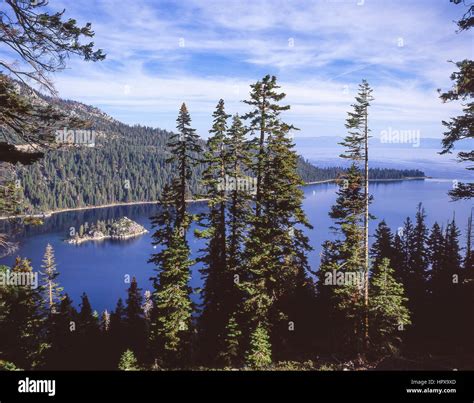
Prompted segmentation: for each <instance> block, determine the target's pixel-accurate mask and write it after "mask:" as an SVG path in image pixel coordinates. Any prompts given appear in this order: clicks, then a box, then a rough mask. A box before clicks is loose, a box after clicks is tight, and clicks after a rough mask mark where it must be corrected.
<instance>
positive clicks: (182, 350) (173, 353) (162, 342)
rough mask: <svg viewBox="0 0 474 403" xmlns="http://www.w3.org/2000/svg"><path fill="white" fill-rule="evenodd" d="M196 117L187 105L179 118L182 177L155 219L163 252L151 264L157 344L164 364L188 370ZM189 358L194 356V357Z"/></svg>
mask: <svg viewBox="0 0 474 403" xmlns="http://www.w3.org/2000/svg"><path fill="white" fill-rule="evenodd" d="M190 123H191V118H190V116H189V113H188V111H187V108H186V105H185V104H184V103H183V105H182V106H181V109H180V113H179V116H178V119H177V129H178V133H179V134H176V135H172V136H171V138H170V139H171V143H169V145H168V146H169V148H170V152H171V154H172V156H171V157H170V158H169V159H168V160H167V162H169V163H176V164H177V172H178V175H177V176H176V177H175V179H174V180H173V182H172V183H171V185H170V186H166V187H165V190H164V192H163V193H164V194H163V200H162V209H161V212H160V214H158V215H157V216H155V217H153V218H152V224H153V226H154V227H157V230H156V231H155V233H154V234H153V244H154V245H161V246H163V249H162V250H161V251H160V252H159V253H157V254H154V255H153V256H152V257H151V259H150V262H152V263H154V264H155V265H156V266H157V269H156V271H157V275H156V276H155V277H153V278H152V280H153V284H154V288H155V292H154V294H153V296H154V309H153V314H152V320H151V335H150V338H151V342H152V344H153V345H154V350H155V353H156V354H158V358H159V360H160V361H162V362H163V363H165V364H166V365H183V363H184V362H185V357H188V355H189V340H190V336H191V331H192V330H191V325H192V318H191V314H192V311H193V303H192V301H191V297H190V295H191V292H192V289H191V287H190V286H189V279H190V277H191V273H190V266H191V265H192V264H193V261H192V260H190V259H189V255H190V250H189V246H188V243H187V240H186V231H187V229H188V227H189V225H190V222H191V217H190V215H189V214H188V213H187V212H186V189H187V182H188V181H189V180H190V179H191V176H192V170H191V167H192V166H193V164H194V163H195V157H194V156H193V154H192V153H197V152H200V151H201V149H200V146H199V144H198V136H197V135H196V134H194V131H195V130H194V129H192V128H191V127H190ZM188 358H189V357H188Z"/></svg>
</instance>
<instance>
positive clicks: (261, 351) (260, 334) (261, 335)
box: [246, 324, 272, 369]
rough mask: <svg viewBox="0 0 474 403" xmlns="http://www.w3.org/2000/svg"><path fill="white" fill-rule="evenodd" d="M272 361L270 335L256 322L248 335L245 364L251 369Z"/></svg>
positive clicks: (260, 367)
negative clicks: (248, 346) (248, 345)
mask: <svg viewBox="0 0 474 403" xmlns="http://www.w3.org/2000/svg"><path fill="white" fill-rule="evenodd" d="M271 363H272V353H271V344H270V336H269V335H268V332H267V330H266V327H265V326H262V325H261V324H258V325H257V327H256V328H255V330H254V331H253V332H252V334H251V337H250V349H249V351H247V354H246V364H247V365H248V366H249V367H251V368H253V369H264V368H266V367H268V366H269V365H270V364H271Z"/></svg>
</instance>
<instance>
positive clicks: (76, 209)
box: [0, 176, 432, 221]
mask: <svg viewBox="0 0 474 403" xmlns="http://www.w3.org/2000/svg"><path fill="white" fill-rule="evenodd" d="M425 179H432V178H431V177H429V176H420V177H407V178H401V179H370V180H369V182H396V181H412V180H425ZM333 182H336V179H325V180H322V181H315V182H306V183H304V184H303V186H308V185H318V184H322V183H333ZM207 200H209V199H206V198H203V199H188V200H186V203H199V202H203V201H207ZM158 203H159V200H155V201H135V202H117V203H109V204H102V205H100V206H85V207H71V208H66V209H60V210H53V211H47V212H44V213H37V214H21V215H16V216H8V217H0V221H2V220H9V219H13V218H26V217H31V218H49V217H51V216H52V215H53V214H60V213H67V212H69V211H81V210H93V209H99V208H109V207H116V206H133V205H139V204H158Z"/></svg>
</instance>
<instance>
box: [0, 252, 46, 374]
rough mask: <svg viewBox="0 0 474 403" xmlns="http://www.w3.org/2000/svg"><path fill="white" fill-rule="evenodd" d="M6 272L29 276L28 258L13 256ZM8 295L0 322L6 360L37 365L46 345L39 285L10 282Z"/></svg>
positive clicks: (31, 365)
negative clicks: (4, 311) (3, 321)
mask: <svg viewBox="0 0 474 403" xmlns="http://www.w3.org/2000/svg"><path fill="white" fill-rule="evenodd" d="M10 274H13V275H16V276H17V277H19V276H22V278H26V277H28V278H30V279H32V276H33V275H35V274H34V272H33V268H32V266H31V262H30V261H29V260H28V259H21V258H20V257H17V258H16V260H15V264H14V266H13V267H12V269H11V272H10ZM9 291H10V292H9V296H8V305H9V309H8V316H7V317H6V320H5V323H4V324H3V325H2V333H3V338H2V344H3V346H4V347H3V349H4V353H5V358H6V360H7V361H11V362H13V363H14V364H15V365H16V366H18V367H20V368H24V369H34V368H36V367H39V366H40V365H41V363H42V362H43V361H44V354H43V353H44V351H45V349H46V348H47V344H46V343H45V340H44V338H43V337H42V336H43V329H44V316H43V312H42V309H41V289H40V288H39V287H38V288H34V287H33V282H31V283H29V284H23V285H15V286H11V287H10V290H9Z"/></svg>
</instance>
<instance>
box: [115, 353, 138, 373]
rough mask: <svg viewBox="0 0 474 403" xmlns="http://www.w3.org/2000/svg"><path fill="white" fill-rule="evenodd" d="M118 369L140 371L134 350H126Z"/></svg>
mask: <svg viewBox="0 0 474 403" xmlns="http://www.w3.org/2000/svg"><path fill="white" fill-rule="evenodd" d="M118 368H119V369H120V370H122V371H139V370H140V367H139V366H138V362H137V359H136V358H135V355H134V354H133V351H132V350H126V351H125V352H124V353H123V354H122V356H121V357H120V362H119V366H118Z"/></svg>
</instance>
